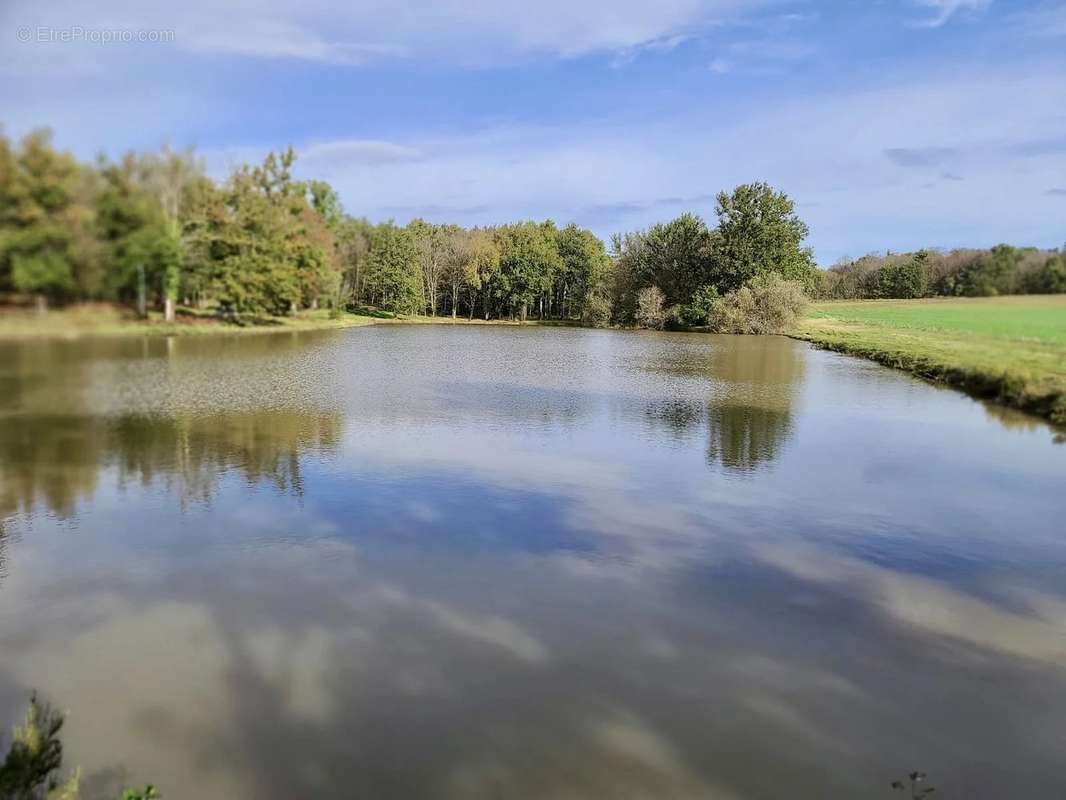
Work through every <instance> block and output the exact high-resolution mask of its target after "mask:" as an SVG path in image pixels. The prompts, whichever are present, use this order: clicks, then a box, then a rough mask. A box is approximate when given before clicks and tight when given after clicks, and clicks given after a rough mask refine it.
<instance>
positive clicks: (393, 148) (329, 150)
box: [300, 139, 419, 166]
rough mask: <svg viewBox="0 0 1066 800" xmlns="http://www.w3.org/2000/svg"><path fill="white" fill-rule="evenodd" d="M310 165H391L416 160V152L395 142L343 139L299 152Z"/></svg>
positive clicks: (312, 146)
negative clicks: (317, 163)
mask: <svg viewBox="0 0 1066 800" xmlns="http://www.w3.org/2000/svg"><path fill="white" fill-rule="evenodd" d="M300 155H301V157H302V158H303V159H304V160H305V161H306V162H310V163H311V164H312V165H313V164H314V163H316V162H319V163H327V164H333V165H336V164H338V163H340V164H345V165H360V166H362V165H370V164H391V163H394V162H397V161H411V160H413V159H416V158H418V155H419V153H418V150H416V149H415V148H413V147H407V146H405V145H402V144H396V143H395V142H384V141H380V140H377V139H345V140H341V141H333V142H322V143H320V144H313V145H311V146H310V147H308V148H306V149H304V150H303V151H302V152H301V154H300Z"/></svg>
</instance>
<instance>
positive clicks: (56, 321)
mask: <svg viewBox="0 0 1066 800" xmlns="http://www.w3.org/2000/svg"><path fill="white" fill-rule="evenodd" d="M313 314H314V315H307V316H296V317H273V318H271V319H270V320H269V321H268V322H265V323H264V322H261V321H260V322H248V323H245V324H240V323H235V322H225V321H221V320H215V319H205V318H202V317H196V316H183V315H180V314H179V317H178V319H179V321H177V322H170V323H168V322H164V321H163V320H162V319H161V318H156V319H153V318H149V319H148V320H136V319H122V318H120V317H115V318H114V319H99V318H97V319H94V318H92V317H91V316H88V315H84V314H76V313H73V314H72V313H70V312H66V311H63V310H56V311H50V312H48V315H46V316H45V317H44V318H38V317H36V316H31V315H25V316H22V315H18V316H17V317H16V316H15V315H9V316H7V317H6V318H5V317H4V316H0V344H3V343H4V342H24V341H32V340H62V341H72V340H76V339H84V338H91V337H121V336H149V337H153V338H154V337H170V336H182V337H185V336H219V335H221V336H225V335H251V334H270V333H294V332H301V331H325V330H345V329H349V328H362V327H367V326H369V325H513V326H543V327H570V326H572V325H573V324H574V323H569V322H567V321H565V320H536V319H530V320H526V321H524V322H523V321H520V320H506V319H493V320H483V319H467V318H466V317H459V318H456V319H452V318H451V317H424V316H397V317H386V316H377V315H369V314H353V313H347V312H346V313H345V314H343V315H342V316H340V317H330V316H328V312H313Z"/></svg>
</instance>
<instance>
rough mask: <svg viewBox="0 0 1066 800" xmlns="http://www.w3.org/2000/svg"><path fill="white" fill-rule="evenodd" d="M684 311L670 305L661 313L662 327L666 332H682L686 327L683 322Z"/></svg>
mask: <svg viewBox="0 0 1066 800" xmlns="http://www.w3.org/2000/svg"><path fill="white" fill-rule="evenodd" d="M683 311H684V309H682V307H681V306H679V305H672V306H670V307H669V308H668V309H666V311H664V312H663V327H664V328H666V330H668V331H683V330H685V329H686V328H687V327H688V323H686V322H685V320H684V314H683Z"/></svg>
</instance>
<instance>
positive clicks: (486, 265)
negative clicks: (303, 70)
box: [0, 132, 818, 328]
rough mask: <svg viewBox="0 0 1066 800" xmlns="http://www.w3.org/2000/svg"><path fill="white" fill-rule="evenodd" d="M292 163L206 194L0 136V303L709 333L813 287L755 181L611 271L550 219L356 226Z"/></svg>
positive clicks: (805, 261) (330, 194)
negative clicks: (745, 295) (377, 312)
mask: <svg viewBox="0 0 1066 800" xmlns="http://www.w3.org/2000/svg"><path fill="white" fill-rule="evenodd" d="M294 161H295V156H294V154H293V152H292V150H291V149H290V150H287V151H285V152H284V153H281V154H275V153H271V154H270V155H268V156H267V157H266V159H265V160H264V161H263V163H262V164H260V165H257V166H248V165H245V166H241V167H238V168H237V169H235V170H234V171H233V173H232V174H231V175H230V177H229V178H228V179H226V180H225V181H223V182H222V183H216V182H215V181H213V180H211V179H210V178H208V177H207V176H206V175H205V174H204V173H203V168H202V165H201V164H200V163H199V162H198V160H197V159H196V158H195V157H194V156H193V154H192V153H175V152H172V151H169V150H164V151H162V152H161V153H153V154H144V155H136V154H129V155H127V156H125V157H124V158H122V159H121V160H119V161H117V162H111V161H108V160H106V159H104V158H102V157H101V158H100V159H99V160H98V161H97V162H96V163H95V164H93V165H86V164H82V163H79V162H78V161H77V160H76V159H75V158H74V157H73V156H72V155H70V154H69V153H63V152H59V151H57V150H56V149H55V148H54V147H53V146H52V144H51V140H50V136H49V134H48V133H47V132H37V133H33V134H30V135H29V136H27V137H25V138H24V139H23V140H22V141H21V142H19V143H17V144H12V143H11V142H9V141H8V140H7V139H4V138H0V293H3V294H6V295H8V296H9V298H13V299H14V300H16V301H18V300H19V298H23V299H25V300H29V299H30V298H36V303H37V305H38V307H39V308H41V309H44V308H45V307H46V306H47V305H49V304H51V305H56V304H68V303H72V302H86V301H104V302H110V303H120V304H124V305H126V306H127V307H129V308H137V309H138V310H139V311H140V314H141V316H144V315H145V314H146V313H147V311H148V309H149V307H154V308H158V309H160V310H161V311H162V314H163V317H164V320H165V322H167V323H172V322H173V321H174V320H175V318H176V316H177V312H178V307H179V306H184V307H185V309H187V310H188V312H187V313H186V314H185V316H186V317H188V316H191V315H194V314H195V312H198V311H199V312H201V313H202V311H203V310H206V309H208V308H215V309H219V310H220V314H221V315H222V316H224V317H226V318H229V317H230V316H231V315H243V316H244V317H245V318H249V317H252V318H254V317H256V316H259V317H264V318H267V317H279V316H291V315H292V314H294V313H295V312H298V311H302V310H315V309H319V308H328V309H332V310H333V311H334V312H335V313H340V312H341V311H345V310H354V309H365V308H373V309H381V310H384V311H386V312H391V313H398V314H404V315H423V314H424V315H429V316H437V315H448V316H451V317H453V318H458V317H460V316H462V317H466V318H469V319H473V318H475V317H476V318H479V319H484V320H489V319H519V320H525V319H527V318H530V317H536V318H537V319H542V320H543V319H559V320H572V321H578V320H580V321H582V322H584V323H585V324H587V325H597V326H602V325H608V324H612V323H614V324H623V325H633V324H641V325H644V326H646V327H655V328H661V327H691V326H706V325H712V324H714V312H715V309H716V308H717V307H718V305H719V304H720V301H721V298H723V297H726V296H728V295H729V294H730V293H731V292H735V291H737V290H740V289H741V288H742V287H743V286H744V285H745V284H747V283H748V282H749V281H751V280H752V279H754V278H757V277H759V276H764V275H768V274H770V273H776V274H778V275H780V276H781V277H782V278H783V279H786V280H789V281H796V282H797V283H798V284H799V285H801V286H803V287H805V288H810V287H812V286H814V285H815V284H816V283H817V280H818V272H817V270H816V269H815V267H814V264H813V261H812V258H811V253H810V251H809V249H807V248H804V247H803V244H802V242H803V239H804V238H805V237H806V235H807V228H806V226H805V225H804V224H803V222H802V221H800V220H799V218H798V217H797V216H796V214H795V211H794V208H793V205H792V202H791V201H790V200H789V199H788V198H787V197H786V196H785V195H784V194H781V193H779V192H776V191H774V190H773V189H771V188H770V187H769V186H767V185H765V184H761V183H756V184H751V185H746V186H740V187H737V188H736V189H735V190H734V191H733V192H732V193H731V194H730V193H725V192H722V193H721V194H719V196H718V201H717V207H716V211H717V217H718V224H717V226H716V227H715V228H714V229H711V228H708V226H707V225H706V223H704V221H703V220H702V219H700V218H699V217H697V216H694V215H691V214H684V215H682V216H680V217H678V218H677V219H675V220H673V221H671V222H668V223H664V224H660V225H655V226H653V227H651V228H650V229H648V230H646V231H639V232H634V233H628V234H624V235H620V236H618V237H616V238H615V241H614V253H613V258H612V257H611V256H609V255H608V253H607V250H606V248H605V247H604V245H603V243H602V242H601V241H600V240H599V239H598V238H597V237H596V236H594V235H593V234H592V233H590V232H589V231H587V230H584V229H582V228H579V227H577V226H576V225H572V224H571V225H567V226H565V227H561V228H560V227H558V226H556V224H555V223H553V222H551V221H550V220H549V221H545V222H519V223H515V224H509V225H500V226H496V227H488V228H476V229H473V230H464V229H462V228H460V227H458V226H455V225H439V224H433V223H429V222H426V221H424V220H420V219H416V220H414V221H412V222H410V223H409V224H407V225H405V226H402V227H401V226H399V225H396V224H393V223H392V222H386V223H383V224H378V225H374V224H371V223H369V222H368V221H366V220H365V219H357V218H354V217H352V216H349V215H348V214H346V213H345V212H344V210H343V208H342V207H341V204H340V201H339V199H338V197H337V195H336V193H335V192H334V191H333V189H332V188H331V187H330V186H329V185H328V184H326V183H324V182H321V181H299V180H296V179H295V178H294V177H293V165H294ZM653 289H654V291H652V292H650V293H649V292H645V293H644V301H643V302H638V296H640V295H641V292H642V291H643V290H653ZM638 307H639V308H638ZM641 308H643V311H641ZM638 312H639V313H638ZM756 327H759V326H756Z"/></svg>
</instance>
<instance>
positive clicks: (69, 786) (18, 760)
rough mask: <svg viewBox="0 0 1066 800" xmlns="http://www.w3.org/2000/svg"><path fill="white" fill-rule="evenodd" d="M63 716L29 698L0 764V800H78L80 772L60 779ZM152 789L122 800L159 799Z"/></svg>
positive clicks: (125, 795)
mask: <svg viewBox="0 0 1066 800" xmlns="http://www.w3.org/2000/svg"><path fill="white" fill-rule="evenodd" d="M63 723H64V718H63V714H62V713H61V712H59V711H56V710H55V709H54V708H53V707H52V706H51V704H49V703H46V702H43V701H40V700H38V699H37V693H36V692H34V694H33V695H32V696H31V697H30V707H29V710H28V711H27V712H26V719H25V721H24V722H23V724H22V725H16V726H15V729H14V731H13V733H12V737H11V747H10V749H9V750H8V752H7V755H6V756H5V757H4V760H3V761H2V762H0V800H77V798H78V789H79V784H80V782H81V770H80V769H76V770H74V772H73V774H71V775H70V776H68V777H67V778H65V779H64V778H61V777H60V774H59V772H60V769H61V768H62V766H63V742H62V740H61V739H60V738H59V734H60V731H62V730H63ZM161 797H162V796H161V795H160V794H159V792H158V791H157V790H156V788H155V787H154V786H152V785H151V784H148V785H147V786H145V787H144V788H143V789H127V790H126V791H125V792H123V793H122V800H160V798H161Z"/></svg>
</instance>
